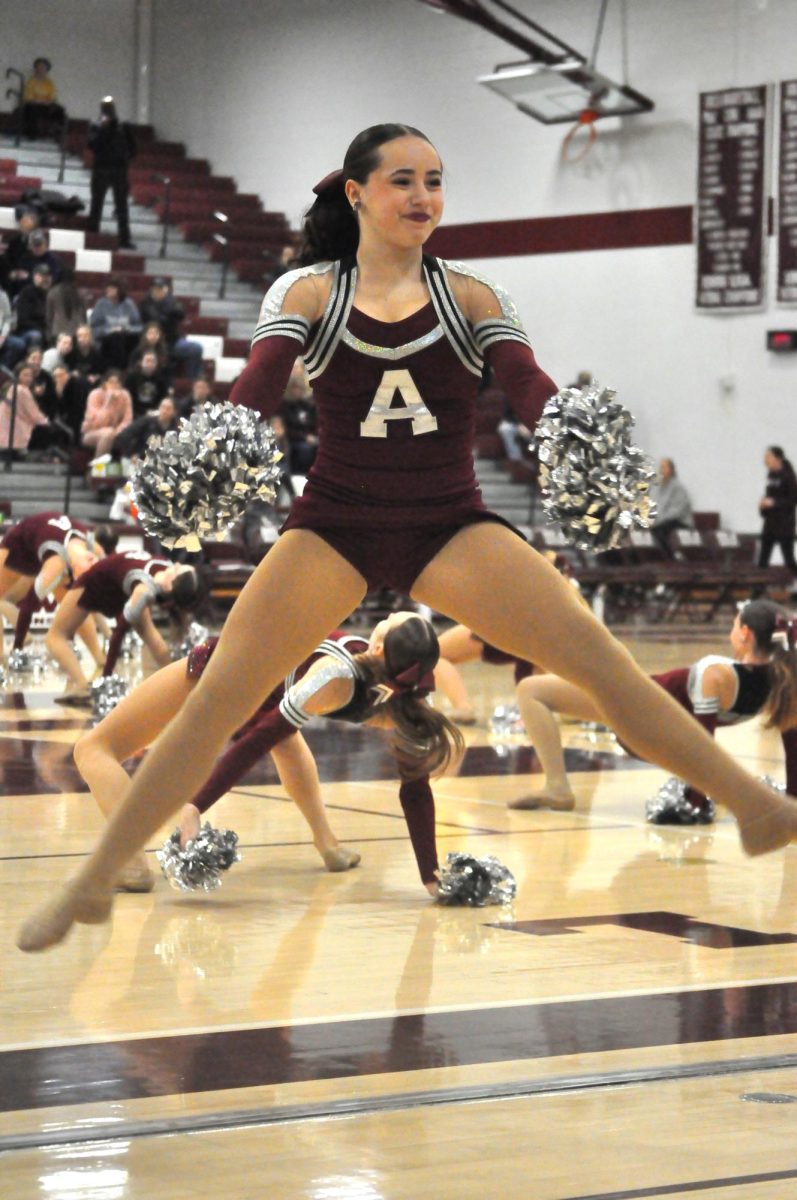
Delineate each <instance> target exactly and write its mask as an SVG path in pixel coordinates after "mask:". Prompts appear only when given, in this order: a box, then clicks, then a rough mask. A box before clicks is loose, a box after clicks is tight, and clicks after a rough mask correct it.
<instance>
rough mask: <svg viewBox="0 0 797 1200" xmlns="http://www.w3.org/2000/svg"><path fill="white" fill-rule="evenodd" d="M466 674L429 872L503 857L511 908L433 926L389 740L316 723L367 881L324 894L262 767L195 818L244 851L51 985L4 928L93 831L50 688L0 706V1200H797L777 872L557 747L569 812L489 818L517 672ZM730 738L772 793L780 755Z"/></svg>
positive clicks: (92, 940)
mask: <svg viewBox="0 0 797 1200" xmlns="http://www.w3.org/2000/svg"><path fill="white" fill-rule="evenodd" d="M630 644H631V646H632V649H633V650H634V652H635V654H636V655H637V657H638V659H639V661H640V662H641V663H642V665H643V666H644V667H645V668H646V669H651V670H652V669H655V668H659V669H662V668H665V667H667V666H672V665H683V664H685V663H688V662H690V661H693V660H694V659H695V658H697V657H698V656H699V655H700V654H701V653H704V652H707V651H709V650H710V651H714V652H720V653H721V652H723V651H724V649H725V627H724V624H723V625H722V626H718V627H717V628H716V629H715V630H714V631H711V630H708V631H707V630H706V629H705V628H700V629H699V631H697V632H696V630H695V627H692V628H691V629H687V630H683V631H682V636H678V635H677V633H676V632H674V631H673V630H672V629H669V628H668V629H666V630H663V629H654V630H651V631H649V633H648V635H643V636H639V635H637V636H636V637H635V640H634V641H633V642H631V643H630ZM466 678H467V681H468V685H469V687H470V690H471V692H472V694H473V696H474V699H475V701H476V704H477V707H478V710H479V712H480V714H481V716H482V723H481V725H480V726H479V727H477V728H475V729H473V730H468V731H467V740H468V750H467V754H466V756H465V760H464V763H463V765H462V768H461V770H460V771H459V773H458V774H457V775H456V776H453V777H448V778H446V779H444V780H441V781H439V782H438V784H437V786H436V797H437V806H438V818H437V819H438V837H439V845H440V850H441V856H444V855H445V853H446V852H447V851H449V850H452V849H467V850H469V851H472V852H474V853H476V854H478V855H486V854H495V855H497V856H498V857H499V858H500V859H501V860H502V861H503V862H505V863H506V864H507V865H508V866H509V867H510V868H511V869H512V871H513V872H514V873H515V875H516V877H517V881H518V895H517V899H516V901H515V902H514V904H513V905H512V907H511V909H506V910H502V909H500V908H495V907H491V908H483V909H451V908H444V907H440V906H438V905H435V904H432V903H431V902H430V900H429V898H428V896H427V895H426V892H425V891H424V890H423V888H422V887H421V885H420V883H419V881H418V878H417V874H416V870H415V865H414V860H413V857H412V853H411V850H410V845H409V841H408V839H407V836H406V830H405V826H404V821H403V818H402V815H401V810H400V807H399V804H398V795H397V785H396V783H395V779H394V775H393V770H392V766H391V762H390V759H389V757H388V755H387V753H386V751H385V749H384V745H383V743H382V741H381V740H380V737H379V735H376V734H374V733H373V732H370V731H364V730H361V729H357V728H351V727H345V726H344V727H341V726H333V725H331V724H328V723H324V722H317V723H315V725H314V726H312V727H311V729H310V732H309V741H310V744H311V745H312V747H313V749H314V751H315V753H316V755H317V758H318V762H319V768H320V772H321V777H322V780H323V782H324V790H325V795H326V798H327V802H328V805H329V809H330V814H331V819H332V823H333V826H334V828H335V829H336V832H337V834H338V836H339V837H340V838H341V840H342V841H345V842H347V843H349V844H351V845H354V846H356V847H357V849H359V850H360V851H361V853H362V864H361V865H360V867H359V868H357V869H356V870H354V871H351V872H349V873H347V874H343V875H330V874H327V873H325V872H324V870H323V869H322V867H321V864H320V860H319V858H318V856H317V855H316V853H315V851H314V849H313V847H312V844H311V843H310V841H309V838H308V835H307V830H306V828H305V827H304V825H303V822H302V820H301V818H300V816H299V814H298V813H297V812H296V811H295V810H294V808H293V806H292V805H291V804H290V802H288V801H287V800H286V799H285V796H284V793H283V792H282V790H281V788H280V787H279V785H278V784H277V782H276V776H275V774H274V773H273V770H272V768H271V766H270V764H269V762H264V763H263V764H261V765H260V766H259V767H258V768H257V770H256V771H255V772H253V773H252V774H251V775H250V776H249V777H248V778H247V779H246V780H245V781H243V782H242V783H241V784H240V785H239V786H238V787H237V788H236V789H235V791H234V792H232V793H231V794H230V795H229V796H228V797H226V798H225V799H224V800H223V801H222V802H221V803H220V804H219V805H218V806H217V808H216V810H215V813H214V816H213V819H214V823H215V824H216V825H221V826H227V827H231V828H234V829H236V830H237V831H238V833H239V834H240V837H241V848H242V861H241V862H240V863H239V864H238V865H236V866H235V867H234V868H233V870H232V871H231V872H230V874H229V876H228V877H227V879H226V881H225V883H224V885H223V887H222V888H221V889H220V890H219V891H218V892H215V893H212V894H200V895H184V894H180V893H177V892H174V891H171V890H170V889H169V888H168V887H167V886H166V885H165V883H164V881H163V880H162V879H160V880H159V882H158V885H157V887H156V890H155V892H154V893H152V894H151V895H144V896H132V895H123V896H120V897H119V899H118V902H117V906H116V910H115V915H114V920H113V924H112V926H105V927H99V928H97V927H95V928H88V927H79V928H78V929H76V930H75V931H73V933H72V934H71V935H70V937H69V939H68V941H67V942H66V943H65V945H63V946H62V947H60V948H58V949H56V950H54V951H51V952H50V953H48V954H45V955H41V956H24V955H22V954H20V953H19V952H18V951H16V949H15V948H14V945H13V937H14V932H15V929H16V927H17V925H18V923H19V922H20V920H21V919H22V918H23V916H24V915H26V914H27V913H28V912H29V911H30V909H31V908H32V907H33V906H34V905H36V904H37V903H38V902H39V900H40V898H41V897H42V896H43V895H45V894H46V893H47V892H49V891H50V890H51V889H52V888H53V887H54V886H55V885H57V883H58V882H59V881H60V880H62V879H63V878H64V877H65V876H67V875H68V874H69V873H70V872H71V871H72V870H73V869H74V867H75V865H76V862H77V860H78V859H79V857H80V856H81V855H83V854H84V853H85V852H86V851H87V850H88V848H89V847H90V846H91V845H92V843H93V841H94V838H95V836H96V834H97V831H98V829H99V825H100V820H99V816H98V814H97V812H96V810H95V808H94V805H93V802H92V800H91V797H90V796H89V795H87V793H86V792H85V790H84V789H83V788H82V785H81V783H80V781H79V779H78V777H77V776H76V774H75V771H74V768H73V766H72V764H71V758H70V750H71V745H72V743H73V741H74V739H75V737H76V736H77V734H78V733H79V731H80V729H81V728H82V727H83V718H82V716H81V715H80V714H79V713H76V712H75V711H74V710H72V711H70V710H64V709H59V708H58V706H57V705H54V704H53V703H52V696H53V693H54V692H56V691H59V690H60V682H59V680H57V679H56V678H54V677H50V676H47V675H45V676H44V677H42V678H41V679H40V680H39V681H38V682H37V683H36V684H35V685H33V686H30V685H29V684H25V685H24V686H23V688H22V690H21V691H19V692H12V691H11V690H9V689H7V690H6V693H5V695H4V696H3V697H2V704H3V707H2V708H1V709H0V773H1V781H0V827H1V828H2V851H1V852H0V919H1V920H2V931H3V938H2V950H1V951H0V970H2V981H3V986H2V995H1V998H0V1196H2V1198H3V1200H144V1198H147V1200H151V1198H157V1200H204V1198H206V1197H207V1198H210V1197H214V1198H215V1197H217V1196H223V1197H228V1198H230V1200H239V1198H246V1200H249V1198H251V1200H262V1198H263V1197H274V1198H277V1200H283V1198H286V1200H405V1198H406V1200H409V1198H412V1200H417V1198H419V1197H434V1198H435V1200H462V1198H463V1197H465V1198H468V1200H469V1198H471V1197H482V1196H484V1195H496V1196H503V1195H507V1194H510V1195H514V1196H517V1197H522V1198H523V1200H526V1198H529V1200H631V1198H632V1197H634V1198H635V1197H659V1196H667V1197H698V1196H703V1195H706V1196H707V1197H712V1198H714V1197H716V1198H717V1200H730V1198H731V1197H743V1198H745V1200H753V1198H755V1200H785V1198H786V1197H788V1198H789V1200H792V1198H793V1197H794V1196H795V1195H797V1137H795V1134H796V1133H797V1106H796V1105H797V987H796V986H795V974H796V966H797V911H796V910H795V901H797V850H796V849H790V850H788V851H786V852H781V853H778V854H774V855H771V856H768V857H766V858H764V859H759V860H755V861H752V860H749V859H746V858H745V857H744V856H743V854H742V853H741V851H740V849H739V845H738V841H737V837H736V832H735V826H734V825H733V823H732V822H731V821H729V820H728V818H727V817H722V818H721V819H720V820H719V821H718V822H717V823H716V824H715V825H714V826H712V827H708V828H701V829H687V830H680V829H661V828H652V827H650V826H648V825H646V824H645V822H644V816H643V810H644V801H645V799H646V798H647V797H648V796H650V795H651V794H652V793H653V792H655V790H656V789H657V787H658V786H659V784H660V783H661V782H662V781H663V780H664V778H665V776H664V774H663V773H662V772H661V771H659V770H657V769H655V768H652V767H649V766H646V765H645V764H642V763H639V762H637V761H636V760H633V759H631V758H628V757H626V756H625V755H623V754H622V753H621V752H620V751H618V748H617V746H616V743H614V741H613V739H611V738H610V737H609V736H608V735H606V734H601V733H596V732H595V731H593V730H590V729H584V728H582V727H580V726H577V725H570V726H566V727H565V732H566V738H567V744H568V746H569V747H570V749H569V750H568V760H569V765H570V767H571V769H572V771H573V779H574V782H575V785H576V789H577V792H578V796H579V808H578V810H577V811H576V812H575V813H573V814H562V813H545V812H539V813H534V812H512V811H509V810H508V809H507V808H506V801H507V800H509V799H510V798H512V797H513V796H517V795H519V794H522V793H523V792H525V791H528V790H531V788H533V786H534V781H535V771H536V770H537V765H536V762H535V759H534V756H533V754H532V753H531V751H529V750H528V749H527V747H526V746H524V744H523V743H522V741H521V740H520V739H519V738H517V737H515V738H512V737H509V738H508V739H506V740H504V741H501V742H496V740H495V738H494V737H493V736H492V735H491V734H490V731H489V728H488V720H487V718H489V716H490V714H491V713H492V711H493V707H494V706H495V704H496V703H499V702H502V701H510V700H511V695H512V688H511V679H510V675H509V673H508V671H507V669H505V668H503V669H502V668H497V667H486V666H482V665H478V666H475V667H469V668H466ZM22 682H23V684H24V681H22ZM722 738H723V741H724V743H725V744H726V745H727V746H728V748H730V749H732V750H733V751H734V752H735V753H736V754H737V755H739V756H740V757H741V758H742V759H743V760H744V761H745V762H746V764H747V765H748V767H749V768H750V770H751V771H754V772H758V773H764V772H766V773H769V774H772V775H774V776H776V777H779V778H782V777H783V769H782V762H781V756H780V745H779V741H778V739H777V738H776V737H773V736H772V735H771V734H770V733H767V732H766V731H764V730H762V729H761V728H760V727H759V726H757V725H753V726H746V727H744V728H742V729H737V730H734V731H728V732H726V733H725V734H723V735H722ZM167 832H169V831H168V830H164V831H163V833H162V837H163V836H165V835H166V833H167ZM162 837H161V839H160V840H162ZM157 844H159V841H158V842H157V843H156V842H153V845H152V847H151V849H152V851H153V852H154V849H155V848H156V845H157Z"/></svg>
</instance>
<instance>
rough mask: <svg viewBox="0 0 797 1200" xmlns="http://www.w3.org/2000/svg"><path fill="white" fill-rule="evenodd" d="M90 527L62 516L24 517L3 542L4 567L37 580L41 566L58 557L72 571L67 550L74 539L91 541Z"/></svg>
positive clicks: (40, 515)
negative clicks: (51, 558) (6, 553)
mask: <svg viewBox="0 0 797 1200" xmlns="http://www.w3.org/2000/svg"><path fill="white" fill-rule="evenodd" d="M90 536H91V526H89V525H86V524H85V523H84V522H83V521H75V520H73V518H72V517H67V516H65V515H64V514H63V513H58V512H43V513H36V515H35V516H32V517H23V519H22V520H21V521H20V522H19V524H18V525H15V526H14V527H13V529H9V531H8V533H7V534H6V535H5V537H4V538H3V540H2V542H0V549H3V550H7V551H8V555H7V557H6V560H5V564H4V565H5V566H6V567H8V569H9V570H10V571H16V572H17V574H18V575H28V576H30V577H31V578H34V577H35V576H36V575H38V573H39V571H40V570H41V567H42V564H43V563H44V562H45V561H46V560H47V559H48V558H50V557H51V556H52V555H53V554H57V555H58V556H59V558H60V559H61V561H62V562H63V564H64V566H65V568H66V569H67V570H68V569H69V559H68V558H67V552H66V551H67V546H68V545H69V543H70V542H71V541H72V540H73V539H74V538H80V540H81V541H84V542H86V541H88V539H89V538H90Z"/></svg>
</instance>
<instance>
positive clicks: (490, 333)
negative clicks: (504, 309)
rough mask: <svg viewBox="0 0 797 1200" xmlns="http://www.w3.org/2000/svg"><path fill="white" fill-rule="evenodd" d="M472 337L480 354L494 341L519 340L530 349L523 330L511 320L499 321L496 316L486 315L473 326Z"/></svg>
mask: <svg viewBox="0 0 797 1200" xmlns="http://www.w3.org/2000/svg"><path fill="white" fill-rule="evenodd" d="M473 337H474V340H475V342H476V345H477V346H478V347H479V350H480V351H481V353H482V354H485V353H486V352H487V350H488V348H489V347H490V346H494V345H495V343H496V342H520V344H521V345H522V346H528V348H529V350H530V349H531V342H530V341H529V339H528V335H527V334H526V332H525V330H524V329H522V328H521V327H520V326H518V325H513V324H512V322H511V321H501V320H498V318H496V317H488V318H487V319H486V320H485V321H479V322H478V323H477V324H476V325H474V326H473Z"/></svg>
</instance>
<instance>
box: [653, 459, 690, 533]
mask: <svg viewBox="0 0 797 1200" xmlns="http://www.w3.org/2000/svg"><path fill="white" fill-rule="evenodd" d="M654 498H655V501H656V516H655V517H654V518H653V529H652V533H653V536H654V537H655V539H656V541H657V542H658V543H659V545H660V546H661V548H662V549H663V550H665V551H666V552H667V554H672V547H671V546H670V534H671V533H672V532H673V530H675V529H694V527H695V519H694V517H693V515H692V502H691V500H690V499H689V493H688V492H687V490H686V488H685V487H684V485H683V484H682V483H681V481H680V479H678V477H677V474H676V471H675V463H674V462H673V461H672V459H671V458H663V459H662V460H661V462H660V463H659V486H658V490H657V492H656V495H655V497H654Z"/></svg>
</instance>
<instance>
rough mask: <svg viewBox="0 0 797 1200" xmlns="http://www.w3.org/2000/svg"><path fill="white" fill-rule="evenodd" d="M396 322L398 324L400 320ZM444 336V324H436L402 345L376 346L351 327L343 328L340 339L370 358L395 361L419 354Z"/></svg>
mask: <svg viewBox="0 0 797 1200" xmlns="http://www.w3.org/2000/svg"><path fill="white" fill-rule="evenodd" d="M396 323H397V324H398V323H399V322H396ZM443 336H444V333H443V327H442V325H435V327H434V329H430V330H429V332H428V333H424V334H423V335H422V336H421V337H418V338H415V339H414V340H413V341H411V342H405V343H404V344H403V345H402V346H375V345H373V344H372V343H371V342H364V341H363V340H362V338H358V337H355V335H354V334H353V333H352V332H351V330H349V329H344V330H343V333H342V334H341V339H340V340H341V341H342V342H345V344H346V345H347V346H349V347H350V348H351V349H352V350H356V351H357V352H358V353H359V354H365V355H367V356H368V357H369V358H383V359H389V360H390V361H391V362H393V361H395V360H396V359H399V358H407V357H408V356H409V355H410V354H417V353H418V351H420V350H425V349H426V348H427V346H432V345H434V343H435V342H439V341H440V338H441V337H443Z"/></svg>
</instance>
